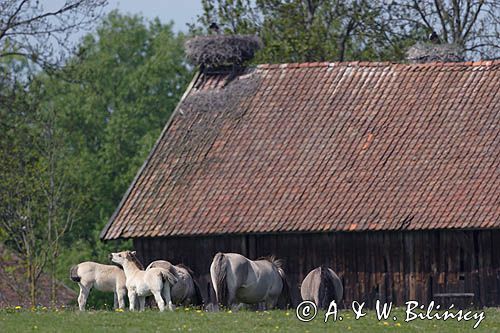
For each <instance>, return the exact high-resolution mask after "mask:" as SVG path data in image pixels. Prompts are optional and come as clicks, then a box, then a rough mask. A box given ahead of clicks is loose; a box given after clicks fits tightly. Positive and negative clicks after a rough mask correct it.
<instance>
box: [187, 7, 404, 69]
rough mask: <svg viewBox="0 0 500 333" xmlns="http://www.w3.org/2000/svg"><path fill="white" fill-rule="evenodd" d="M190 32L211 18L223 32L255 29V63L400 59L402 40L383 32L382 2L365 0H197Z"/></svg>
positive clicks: (253, 31)
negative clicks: (258, 44)
mask: <svg viewBox="0 0 500 333" xmlns="http://www.w3.org/2000/svg"><path fill="white" fill-rule="evenodd" d="M202 4H203V14H202V15H201V16H199V17H198V25H193V26H191V31H192V32H193V33H203V31H204V29H205V28H206V27H208V26H209V25H210V23H211V22H217V23H218V24H219V25H220V26H221V28H222V31H223V32H224V33H229V34H233V33H239V34H258V35H259V36H260V37H261V38H262V40H263V42H264V44H265V48H264V49H263V50H262V51H260V52H259V54H258V55H257V57H256V59H255V62H304V61H334V60H335V61H345V60H386V59H394V58H402V57H403V54H404V51H403V49H404V46H405V45H404V43H403V41H402V40H401V39H399V38H398V37H397V36H395V35H389V34H387V31H388V27H387V25H386V23H385V20H384V17H383V15H382V14H383V7H382V6H381V5H380V2H378V1H369V0H352V1H350V0H284V1H282V0H256V1H252V0H202Z"/></svg>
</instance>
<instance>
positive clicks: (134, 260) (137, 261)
mask: <svg viewBox="0 0 500 333" xmlns="http://www.w3.org/2000/svg"><path fill="white" fill-rule="evenodd" d="M128 255H129V258H130V260H131V261H132V262H133V263H134V264H135V266H136V267H137V268H139V269H140V270H141V271H143V270H144V266H143V265H142V263H141V262H140V261H139V259H137V257H136V256H135V255H133V254H132V253H131V252H128Z"/></svg>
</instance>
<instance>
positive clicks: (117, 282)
mask: <svg viewBox="0 0 500 333" xmlns="http://www.w3.org/2000/svg"><path fill="white" fill-rule="evenodd" d="M69 275H70V279H71V280H73V281H75V282H77V283H78V286H79V287H80V294H79V295H78V307H79V308H80V311H84V310H85V304H86V303H87V299H88V297H89V293H90V290H91V289H92V288H95V289H97V290H100V291H104V292H114V294H115V298H114V308H115V309H116V308H117V307H118V308H120V309H124V308H125V295H126V294H127V287H126V286H125V273H124V272H123V270H122V269H121V268H120V267H117V266H114V265H102V264H98V263H96V262H92V261H86V262H82V263H80V264H78V265H75V266H73V267H71V270H70V274H69Z"/></svg>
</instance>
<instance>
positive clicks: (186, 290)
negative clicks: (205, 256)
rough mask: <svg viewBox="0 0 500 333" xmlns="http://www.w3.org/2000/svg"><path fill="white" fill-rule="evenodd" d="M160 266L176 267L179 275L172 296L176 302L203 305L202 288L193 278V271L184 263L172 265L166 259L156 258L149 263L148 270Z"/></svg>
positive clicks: (166, 267) (165, 267) (168, 268)
mask: <svg viewBox="0 0 500 333" xmlns="http://www.w3.org/2000/svg"><path fill="white" fill-rule="evenodd" d="M155 267H160V268H164V269H166V270H170V269H174V270H175V271H176V272H177V276H178V277H179V279H178V281H177V283H176V284H174V285H173V286H172V290H171V297H172V302H173V303H174V304H180V305H184V306H187V305H199V306H201V305H203V298H202V297H201V292H200V288H199V287H198V284H197V283H196V281H195V280H194V278H193V271H192V270H191V269H189V267H187V266H184V265H182V264H179V265H175V266H174V265H172V264H171V263H170V262H168V261H166V260H156V261H153V262H152V263H150V264H149V266H148V267H147V268H146V271H147V270H149V269H151V268H155Z"/></svg>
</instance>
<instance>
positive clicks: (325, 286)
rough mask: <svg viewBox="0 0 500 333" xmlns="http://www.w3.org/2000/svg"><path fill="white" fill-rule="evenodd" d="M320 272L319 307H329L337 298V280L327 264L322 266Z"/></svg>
mask: <svg viewBox="0 0 500 333" xmlns="http://www.w3.org/2000/svg"><path fill="white" fill-rule="evenodd" d="M319 272H320V273H319V274H320V282H319V290H318V303H319V304H318V307H320V308H321V309H327V308H328V306H329V305H330V302H331V301H333V300H335V281H334V277H333V275H332V273H331V272H330V269H329V268H328V267H327V266H320V268H319Z"/></svg>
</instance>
